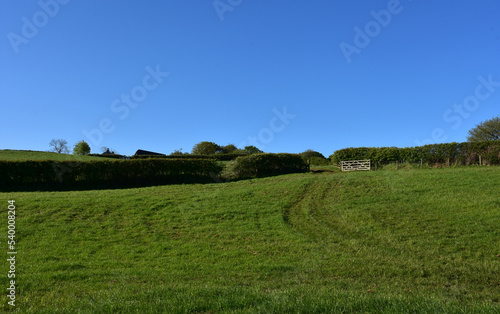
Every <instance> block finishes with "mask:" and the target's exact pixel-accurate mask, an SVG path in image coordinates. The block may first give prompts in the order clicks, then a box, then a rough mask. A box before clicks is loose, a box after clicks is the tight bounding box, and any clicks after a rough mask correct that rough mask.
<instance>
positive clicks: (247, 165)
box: [233, 153, 309, 178]
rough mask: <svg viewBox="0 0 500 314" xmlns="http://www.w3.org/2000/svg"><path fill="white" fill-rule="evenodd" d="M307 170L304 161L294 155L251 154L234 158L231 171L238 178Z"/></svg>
mask: <svg viewBox="0 0 500 314" xmlns="http://www.w3.org/2000/svg"><path fill="white" fill-rule="evenodd" d="M308 170H309V167H308V165H307V164H306V163H305V162H304V160H303V159H302V158H301V157H300V156H299V155H296V154H265V153H262V154H253V155H250V156H245V157H238V158H236V161H235V165H234V168H233V171H234V172H235V174H236V176H238V177H240V178H245V177H265V176H271V175H279V174H286V173H295V172H306V171H308Z"/></svg>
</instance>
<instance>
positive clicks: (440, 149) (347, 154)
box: [330, 141, 500, 165]
mask: <svg viewBox="0 0 500 314" xmlns="http://www.w3.org/2000/svg"><path fill="white" fill-rule="evenodd" d="M479 156H481V157H482V158H483V159H484V160H486V161H487V162H488V163H490V164H495V165H497V164H500V141H489V142H463V143H446V144H431V145H425V146H418V147H406V148H397V147H359V148H344V149H340V150H337V151H335V152H334V153H333V155H332V156H330V159H331V160H332V162H333V163H334V164H335V163H338V162H340V161H347V160H362V159H370V160H372V161H373V162H378V163H381V164H388V163H391V162H396V161H400V162H401V161H408V162H420V161H421V160H422V161H423V162H426V163H430V164H436V163H445V162H448V161H450V162H453V163H458V164H463V165H471V164H475V163H477V161H478V159H479Z"/></svg>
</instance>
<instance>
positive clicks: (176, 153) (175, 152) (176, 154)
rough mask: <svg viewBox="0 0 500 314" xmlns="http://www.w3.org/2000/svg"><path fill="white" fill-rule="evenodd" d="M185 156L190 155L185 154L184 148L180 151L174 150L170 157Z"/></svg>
mask: <svg viewBox="0 0 500 314" xmlns="http://www.w3.org/2000/svg"><path fill="white" fill-rule="evenodd" d="M184 155H189V153H188V152H185V153H183V152H182V148H181V149H180V150H177V149H176V150H174V151H173V152H172V153H170V156H184Z"/></svg>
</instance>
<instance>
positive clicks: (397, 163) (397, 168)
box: [396, 160, 399, 170]
mask: <svg viewBox="0 0 500 314" xmlns="http://www.w3.org/2000/svg"><path fill="white" fill-rule="evenodd" d="M396 170H399V161H397V160H396Z"/></svg>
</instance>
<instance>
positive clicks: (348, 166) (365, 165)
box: [340, 159, 371, 171]
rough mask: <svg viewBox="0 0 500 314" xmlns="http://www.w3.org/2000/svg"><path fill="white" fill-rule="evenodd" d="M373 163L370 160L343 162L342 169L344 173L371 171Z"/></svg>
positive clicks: (341, 163)
mask: <svg viewBox="0 0 500 314" xmlns="http://www.w3.org/2000/svg"><path fill="white" fill-rule="evenodd" d="M370 168H371V163H370V160H369V159H368V160H349V161H341V162H340V169H341V170H342V171H358V170H370Z"/></svg>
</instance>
